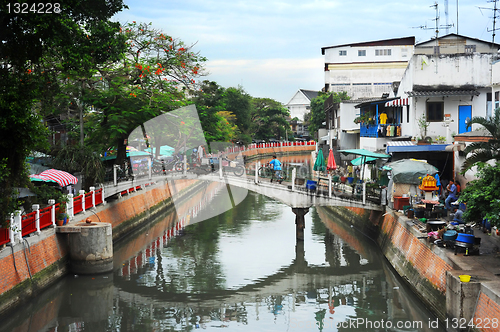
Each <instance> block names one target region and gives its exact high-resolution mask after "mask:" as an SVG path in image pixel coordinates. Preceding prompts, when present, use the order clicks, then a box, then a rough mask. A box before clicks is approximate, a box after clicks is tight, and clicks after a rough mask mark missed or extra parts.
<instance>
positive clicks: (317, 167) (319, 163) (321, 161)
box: [313, 150, 326, 172]
mask: <svg viewBox="0 0 500 332" xmlns="http://www.w3.org/2000/svg"><path fill="white" fill-rule="evenodd" d="M313 170H314V171H320V172H323V171H325V170H326V164H325V157H323V151H321V150H318V156H317V157H316V161H315V162H314V167H313Z"/></svg>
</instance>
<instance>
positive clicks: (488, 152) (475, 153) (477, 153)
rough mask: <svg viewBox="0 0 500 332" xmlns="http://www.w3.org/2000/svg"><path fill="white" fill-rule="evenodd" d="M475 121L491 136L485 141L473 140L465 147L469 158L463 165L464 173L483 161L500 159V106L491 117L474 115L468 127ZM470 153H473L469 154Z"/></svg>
mask: <svg viewBox="0 0 500 332" xmlns="http://www.w3.org/2000/svg"><path fill="white" fill-rule="evenodd" d="M474 123H477V124H480V125H481V126H483V127H484V129H486V131H487V132H488V133H489V134H490V135H491V138H490V139H489V140H488V141H485V142H473V143H471V144H470V145H468V146H467V147H466V148H465V151H464V152H465V154H466V156H467V158H466V159H465V162H464V164H463V165H462V173H465V172H466V171H467V170H469V169H470V168H471V167H473V166H474V165H477V164H478V163H481V162H487V161H489V160H495V161H500V108H497V109H496V110H495V114H494V116H493V117H491V118H483V117H480V116H476V117H473V118H472V119H471V120H470V121H469V123H468V124H467V128H470V126H472V124H474ZM469 154H471V155H470V156H469Z"/></svg>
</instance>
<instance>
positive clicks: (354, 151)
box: [339, 149, 391, 158]
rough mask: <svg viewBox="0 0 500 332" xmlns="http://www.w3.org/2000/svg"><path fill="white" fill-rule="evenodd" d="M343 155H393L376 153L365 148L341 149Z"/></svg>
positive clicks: (375, 156) (379, 156)
mask: <svg viewBox="0 0 500 332" xmlns="http://www.w3.org/2000/svg"><path fill="white" fill-rule="evenodd" d="M339 152H340V153H342V154H343V155H346V156H347V155H349V154H356V155H360V156H364V157H372V158H390V157H391V156H390V155H388V154H383V153H376V152H372V151H368V150H365V149H351V150H339Z"/></svg>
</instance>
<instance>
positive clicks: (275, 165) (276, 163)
mask: <svg viewBox="0 0 500 332" xmlns="http://www.w3.org/2000/svg"><path fill="white" fill-rule="evenodd" d="M269 165H271V168H272V169H273V170H274V171H275V176H276V181H278V183H281V181H283V178H282V177H281V161H279V160H278V159H276V155H274V156H273V159H272V160H271V161H270V162H269ZM271 182H273V178H271Z"/></svg>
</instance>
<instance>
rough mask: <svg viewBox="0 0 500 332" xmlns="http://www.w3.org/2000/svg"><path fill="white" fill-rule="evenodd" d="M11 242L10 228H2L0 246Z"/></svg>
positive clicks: (0, 229) (0, 230)
mask: <svg viewBox="0 0 500 332" xmlns="http://www.w3.org/2000/svg"><path fill="white" fill-rule="evenodd" d="M9 242H10V238H9V229H8V228H0V246H1V245H4V244H6V243H9Z"/></svg>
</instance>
